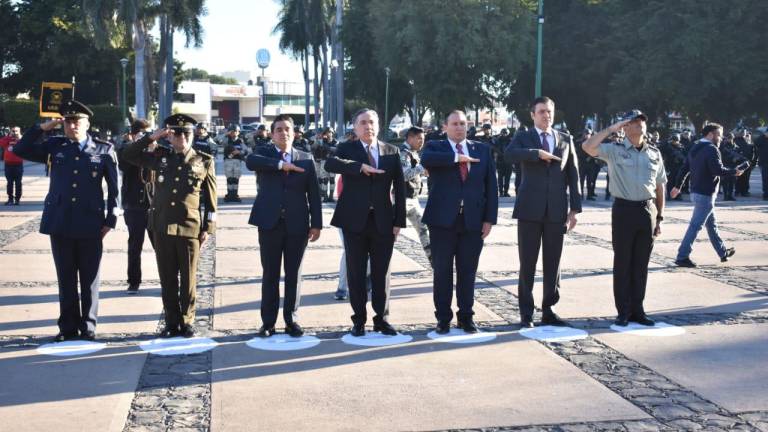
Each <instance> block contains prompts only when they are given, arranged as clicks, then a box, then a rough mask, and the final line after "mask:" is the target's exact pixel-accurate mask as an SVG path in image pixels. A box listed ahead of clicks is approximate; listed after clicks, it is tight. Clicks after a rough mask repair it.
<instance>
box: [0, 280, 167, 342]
mask: <svg viewBox="0 0 768 432" xmlns="http://www.w3.org/2000/svg"><path fill="white" fill-rule="evenodd" d="M162 309H163V304H162V301H161V298H160V287H159V286H142V287H141V289H140V290H139V294H138V295H128V294H126V293H125V286H117V285H112V286H102V287H101V293H100V295H99V322H98V325H97V332H98V333H103V334H106V333H140V332H141V333H152V332H154V331H155V330H156V329H157V321H158V319H160V311H162ZM58 316H59V295H58V288H57V287H55V286H53V287H48V288H29V287H22V288H7V287H6V288H0V335H3V336H8V335H18V336H21V335H43V336H45V335H51V336H53V335H55V334H56V333H58V327H57V326H56V319H57V318H58Z"/></svg>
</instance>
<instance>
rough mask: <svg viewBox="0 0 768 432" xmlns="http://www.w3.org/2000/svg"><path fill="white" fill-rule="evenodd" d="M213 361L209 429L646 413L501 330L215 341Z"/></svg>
mask: <svg viewBox="0 0 768 432" xmlns="http://www.w3.org/2000/svg"><path fill="white" fill-rule="evenodd" d="M479 359H481V360H479ZM519 359H526V361H520V360H519ZM213 363H214V364H213V370H214V373H213V389H212V430H214V431H223V430H245V429H258V430H278V429H279V430H296V431H303V430H307V431H310V430H311V431H317V430H323V431H333V430H347V431H350V430H366V431H391V430H435V429H449V428H450V429H453V428H477V427H480V426H484V427H492V426H507V425H525V424H542V423H547V424H551V423H561V422H563V423H564V422H577V421H585V420H590V421H594V420H611V419H640V418H646V417H647V416H646V414H645V413H643V412H642V411H640V410H639V409H638V408H636V407H634V406H633V405H631V404H629V403H628V402H626V401H624V400H622V399H621V398H620V397H619V396H617V395H616V394H614V393H613V392H611V391H609V390H607V389H606V388H604V387H602V386H601V385H600V384H598V383H597V382H595V381H594V380H592V379H591V378H589V377H588V376H587V375H585V374H583V373H582V372H581V371H579V370H578V369H577V368H575V367H574V366H572V365H571V364H569V363H567V362H566V361H565V360H563V359H561V358H560V357H558V356H557V355H555V354H553V353H552V352H550V351H548V350H547V349H546V348H545V347H543V346H542V345H540V344H538V343H536V342H529V341H523V340H521V339H520V337H519V336H516V335H510V334H506V335H500V337H498V338H497V339H496V340H495V341H492V342H488V343H486V344H479V345H463V346H459V345H450V344H443V343H440V342H435V341H430V340H428V339H426V338H424V337H420V338H417V339H416V340H415V341H414V342H411V343H409V344H405V345H398V346H391V347H384V348H371V349H360V348H356V347H350V346H345V345H343V344H342V343H341V342H340V341H338V340H332V341H324V342H323V343H321V344H320V346H318V347H316V348H313V349H310V350H305V351H298V352H297V351H294V352H288V353H286V352H258V351H256V350H252V349H250V348H248V347H245V346H244V345H243V344H230V345H228V346H222V347H220V348H219V349H217V350H216V351H214V353H213ZM520 389H525V391H520ZM265 395H269V396H268V397H265ZM459 395H460V396H459ZM244 412H248V413H249V414H248V415H243V413H244ZM372 413H389V414H388V415H371V414H372Z"/></svg>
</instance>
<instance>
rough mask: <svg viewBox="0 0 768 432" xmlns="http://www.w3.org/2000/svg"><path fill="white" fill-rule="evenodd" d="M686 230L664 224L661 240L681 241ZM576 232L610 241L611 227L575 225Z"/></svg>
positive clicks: (730, 236) (730, 235)
mask: <svg viewBox="0 0 768 432" xmlns="http://www.w3.org/2000/svg"><path fill="white" fill-rule="evenodd" d="M687 229H688V225H686V224H679V223H665V224H664V225H662V227H661V230H662V235H661V237H660V239H661V240H682V239H683V237H684V236H685V231H686V230H687ZM575 230H576V232H579V233H581V234H586V235H589V236H592V237H597V238H600V239H603V240H606V241H611V225H576V228H575ZM720 236H721V237H722V238H723V239H724V240H730V239H735V238H739V237H743V235H741V234H736V233H732V232H728V231H725V230H720ZM705 239H706V235H704V236H703V237H702V236H700V238H699V240H705Z"/></svg>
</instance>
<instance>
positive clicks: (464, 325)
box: [456, 319, 477, 333]
mask: <svg viewBox="0 0 768 432" xmlns="http://www.w3.org/2000/svg"><path fill="white" fill-rule="evenodd" d="M456 327H458V328H460V329H462V330H464V333H477V326H476V325H475V322H474V321H472V320H471V319H467V320H461V321H457V322H456Z"/></svg>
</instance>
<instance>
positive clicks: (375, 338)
mask: <svg viewBox="0 0 768 432" xmlns="http://www.w3.org/2000/svg"><path fill="white" fill-rule="evenodd" d="M412 340H413V336H410V335H404V334H400V333H398V334H397V335H395V336H387V335H383V334H381V333H379V332H370V331H369V332H365V336H360V337H357V336H352V335H351V334H349V333H347V334H345V335H344V336H343V337H342V338H341V341H342V342H344V343H345V344H347V345H356V346H365V347H380V346H388V345H398V344H403V343H407V342H410V341H412Z"/></svg>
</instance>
